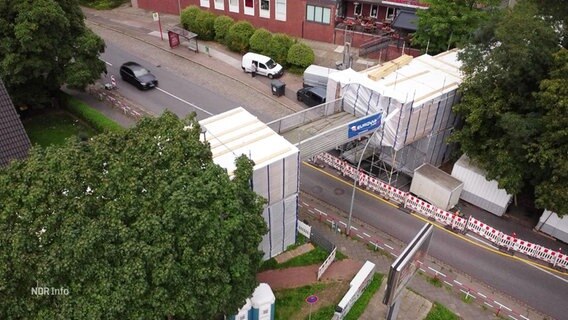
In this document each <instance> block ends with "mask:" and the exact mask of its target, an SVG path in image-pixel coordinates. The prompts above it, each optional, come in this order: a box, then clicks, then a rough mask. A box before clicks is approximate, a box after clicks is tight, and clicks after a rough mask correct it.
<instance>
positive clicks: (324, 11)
mask: <svg viewBox="0 0 568 320" xmlns="http://www.w3.org/2000/svg"><path fill="white" fill-rule="evenodd" d="M306 9H307V10H306V20H308V21H313V22H319V23H325V24H329V22H330V21H331V9H330V8H324V7H318V6H312V5H307V6H306Z"/></svg>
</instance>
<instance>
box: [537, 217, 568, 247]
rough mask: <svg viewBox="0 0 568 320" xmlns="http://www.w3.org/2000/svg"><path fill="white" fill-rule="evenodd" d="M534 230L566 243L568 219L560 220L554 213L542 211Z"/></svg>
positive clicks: (567, 239)
mask: <svg viewBox="0 0 568 320" xmlns="http://www.w3.org/2000/svg"><path fill="white" fill-rule="evenodd" d="M536 229H537V230H540V231H542V232H544V233H546V234H549V235H551V236H553V237H554V238H556V239H558V240H561V241H564V242H567V243H568V217H562V218H560V217H558V215H557V214H556V213H554V212H552V211H549V210H544V212H543V213H542V216H540V220H539V222H538V224H537V226H536Z"/></svg>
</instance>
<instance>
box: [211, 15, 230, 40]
mask: <svg viewBox="0 0 568 320" xmlns="http://www.w3.org/2000/svg"><path fill="white" fill-rule="evenodd" d="M234 23H235V20H233V18H231V17H229V16H218V17H217V18H216V19H215V24H214V28H215V40H217V41H218V42H220V43H226V41H225V38H226V36H227V33H228V32H229V29H230V28H231V26H232V25H233V24H234Z"/></svg>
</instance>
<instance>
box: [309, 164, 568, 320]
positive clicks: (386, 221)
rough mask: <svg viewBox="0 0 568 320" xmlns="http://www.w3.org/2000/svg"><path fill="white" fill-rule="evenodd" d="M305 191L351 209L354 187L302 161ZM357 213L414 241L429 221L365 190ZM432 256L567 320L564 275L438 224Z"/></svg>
mask: <svg viewBox="0 0 568 320" xmlns="http://www.w3.org/2000/svg"><path fill="white" fill-rule="evenodd" d="M300 184H301V185H300V188H301V189H302V191H304V192H306V193H309V194H311V195H312V196H314V197H316V198H318V199H320V200H322V201H324V202H326V203H329V204H330V205H332V206H334V207H336V208H338V209H339V210H342V211H344V212H349V206H350V203H351V192H352V186H351V185H350V184H346V183H344V182H341V181H339V180H337V179H333V178H331V177H329V176H328V175H326V174H325V173H322V172H320V171H318V170H316V169H314V168H312V167H310V166H305V165H304V166H302V169H301V178H300ZM353 217H354V218H357V219H359V220H361V221H364V222H365V223H367V224H369V225H372V226H373V227H375V228H377V229H380V230H383V231H385V232H387V233H388V234H390V235H391V236H393V237H395V238H397V239H399V240H401V241H403V242H405V243H408V242H410V240H411V239H412V238H413V237H414V235H415V234H416V233H417V232H418V230H419V229H420V228H421V227H422V226H423V225H424V222H423V221H422V220H419V219H417V218H415V217H413V216H412V215H409V214H407V213H405V212H403V211H401V210H399V209H397V208H395V207H393V206H391V205H388V204H386V203H384V202H382V201H379V200H377V199H376V198H373V197H371V196H369V195H367V194H365V193H363V192H357V193H356V198H355V202H354V207H353ZM434 230H435V231H434V235H433V237H432V242H431V244H430V249H429V255H430V256H432V257H434V258H436V259H438V260H440V261H443V262H444V263H446V264H448V265H450V266H452V267H454V268H456V269H458V270H460V271H462V272H464V273H466V274H468V275H470V276H471V277H473V278H475V279H477V280H480V281H482V282H484V283H485V284H487V285H489V286H491V287H493V288H495V289H497V290H499V291H502V292H504V293H506V294H508V295H510V296H511V297H514V298H516V299H518V300H520V301H523V302H525V303H526V304H528V305H530V306H532V307H534V308H535V309H538V310H540V311H541V312H543V313H545V314H548V315H551V316H553V317H555V318H556V319H566V314H567V312H568V306H567V305H566V297H568V281H566V280H564V281H563V280H561V279H559V278H557V277H556V276H554V275H551V274H549V273H546V272H544V271H542V270H539V269H537V268H535V267H534V266H531V265H529V264H527V263H524V262H521V261H518V260H516V259H512V258H509V257H504V256H502V255H499V254H496V253H493V252H491V251H489V250H487V249H485V248H484V247H483V246H482V245H480V244H478V243H477V242H476V241H474V240H471V241H466V240H463V239H461V238H459V237H457V236H456V235H454V234H453V233H451V232H449V231H446V230H440V229H437V228H435V229H434Z"/></svg>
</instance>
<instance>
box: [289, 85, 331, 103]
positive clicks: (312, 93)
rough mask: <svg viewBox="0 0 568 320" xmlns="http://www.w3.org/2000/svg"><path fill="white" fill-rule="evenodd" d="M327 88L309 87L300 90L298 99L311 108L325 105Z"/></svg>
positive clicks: (297, 95)
mask: <svg viewBox="0 0 568 320" xmlns="http://www.w3.org/2000/svg"><path fill="white" fill-rule="evenodd" d="M325 91H326V90H325V88H321V87H307V88H302V89H300V90H298V92H297V93H296V98H297V99H298V101H301V102H303V103H305V104H306V105H307V106H309V107H313V106H317V105H319V104H322V103H325Z"/></svg>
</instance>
